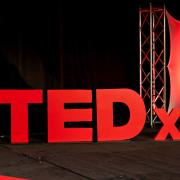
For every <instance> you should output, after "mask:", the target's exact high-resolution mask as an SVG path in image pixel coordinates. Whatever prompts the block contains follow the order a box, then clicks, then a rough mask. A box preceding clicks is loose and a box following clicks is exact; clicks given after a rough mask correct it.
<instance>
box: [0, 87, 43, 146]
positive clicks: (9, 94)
mask: <svg viewBox="0 0 180 180" xmlns="http://www.w3.org/2000/svg"><path fill="white" fill-rule="evenodd" d="M30 103H42V90H0V104H10V105H11V143H28V141H29V138H28V137H29V135H28V104H30Z"/></svg>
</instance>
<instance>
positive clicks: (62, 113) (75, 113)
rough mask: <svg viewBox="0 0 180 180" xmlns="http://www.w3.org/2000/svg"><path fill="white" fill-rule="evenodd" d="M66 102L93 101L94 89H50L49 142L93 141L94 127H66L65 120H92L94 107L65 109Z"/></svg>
mask: <svg viewBox="0 0 180 180" xmlns="http://www.w3.org/2000/svg"><path fill="white" fill-rule="evenodd" d="M65 103H92V91H91V90H49V91H48V142H74V141H76V142H78V141H92V128H65V127H64V123H65V122H80V121H92V109H91V108H89V109H64V104H65Z"/></svg>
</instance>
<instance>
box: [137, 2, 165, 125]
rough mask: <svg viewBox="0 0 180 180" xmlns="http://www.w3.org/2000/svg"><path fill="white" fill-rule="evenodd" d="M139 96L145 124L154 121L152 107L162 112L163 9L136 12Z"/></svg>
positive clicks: (163, 95)
mask: <svg viewBox="0 0 180 180" xmlns="http://www.w3.org/2000/svg"><path fill="white" fill-rule="evenodd" d="M139 55H140V56H139V61H140V66H139V70H140V72H139V73H140V95H141V97H142V98H143V100H144V102H145V105H146V112H147V123H150V125H151V126H154V125H155V124H156V123H157V122H159V121H158V118H157V116H156V114H155V112H154V109H155V107H158V108H165V109H166V9H165V6H164V7H163V8H157V7H152V5H151V4H150V7H149V8H140V9H139Z"/></svg>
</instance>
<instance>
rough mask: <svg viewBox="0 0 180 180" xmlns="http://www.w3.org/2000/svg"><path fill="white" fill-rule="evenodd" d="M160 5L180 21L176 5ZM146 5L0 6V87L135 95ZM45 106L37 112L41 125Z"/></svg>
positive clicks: (137, 0) (129, 0) (130, 1)
mask: <svg viewBox="0 0 180 180" xmlns="http://www.w3.org/2000/svg"><path fill="white" fill-rule="evenodd" d="M152 2H153V4H154V5H159V4H160V5H162V4H163V3H164V2H165V1H162V0H158V1H155V0H154V1H152ZM157 2H158V3H157ZM165 3H166V7H167V9H168V10H169V11H170V13H171V14H172V15H173V16H174V17H176V18H177V19H178V18H180V13H179V12H180V11H179V6H178V0H177V1H175V0H167V1H166V2H165ZM146 4H148V1H145V0H125V1H108V2H105V1H83V2H80V1H24V2H21V1H14V2H11V1H5V2H0V88H1V89H4V88H5V89H22V88H23V89H27V88H28V89H29V88H42V89H44V90H46V89H57V88H63V89H78V88H83V89H87V88H88V89H90V88H122V87H124V88H132V89H134V90H136V91H138V88H139V69H138V68H139V42H138V8H139V6H142V7H143V6H144V5H146ZM45 106H46V105H42V106H41V107H39V108H37V109H38V110H37V113H38V112H39V116H40V118H39V119H43V120H42V121H43V122H46V115H45V112H46V111H45V108H46V107H45ZM41 109H44V113H43V115H42V110H41ZM0 114H1V117H2V118H0V119H1V121H0V127H1V126H3V130H1V132H3V133H6V132H8V131H9V130H8V131H7V129H9V123H7V122H9V120H7V119H9V118H8V117H9V108H7V107H5V106H2V107H1V108H0ZM7 114H8V115H7ZM30 116H33V112H32V113H31V115H30ZM36 116H37V115H36ZM31 119H33V118H31ZM35 119H36V118H35ZM38 122H39V121H38ZM40 124H41V123H40ZM45 124H46V123H44V126H45V127H46V125H45ZM5 126H6V128H5ZM34 126H36V129H38V130H37V132H40V126H41V125H38V123H37V121H36V120H32V121H31V123H30V128H32V129H33V127H34ZM0 129H2V128H0ZM41 129H43V128H41Z"/></svg>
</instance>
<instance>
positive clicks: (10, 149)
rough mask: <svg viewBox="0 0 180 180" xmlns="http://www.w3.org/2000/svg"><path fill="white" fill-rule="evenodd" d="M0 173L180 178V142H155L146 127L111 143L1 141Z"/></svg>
mask: <svg viewBox="0 0 180 180" xmlns="http://www.w3.org/2000/svg"><path fill="white" fill-rule="evenodd" d="M152 134H153V132H152ZM0 174H2V175H8V176H15V177H19V178H29V179H35V180H36V179H37V180H39V179H42V180H50V179H52V180H56V179H58V180H59V179H68V180H71V179H72V180H74V179H77V180H80V179H105V180H115V179H122V180H130V179H132V180H133V179H142V180H146V179H149V180H155V179H162V180H167V179H169V180H173V179H178V180H179V179H180V142H173V141H171V140H170V139H168V140H166V141H165V142H155V141H153V140H152V136H151V132H148V130H147V131H145V132H144V133H143V134H142V135H140V136H138V137H137V138H135V139H134V140H129V141H123V142H113V143H92V144H86V143H82V144H79V143H75V144H46V143H33V144H29V145H8V144H1V145H0Z"/></svg>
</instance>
